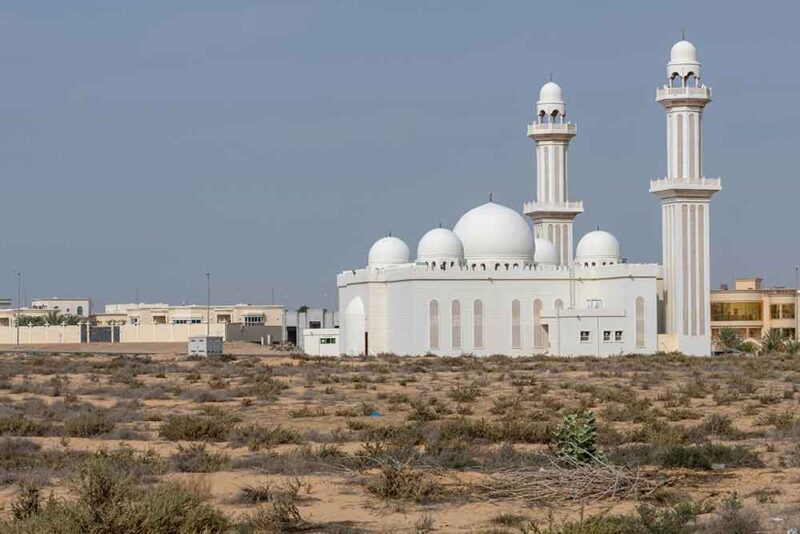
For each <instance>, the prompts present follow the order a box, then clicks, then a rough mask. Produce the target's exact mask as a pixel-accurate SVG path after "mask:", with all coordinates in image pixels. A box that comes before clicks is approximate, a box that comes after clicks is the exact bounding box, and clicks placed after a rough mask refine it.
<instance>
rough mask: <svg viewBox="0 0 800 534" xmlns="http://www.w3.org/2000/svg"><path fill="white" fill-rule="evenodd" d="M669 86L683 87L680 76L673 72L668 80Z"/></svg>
mask: <svg viewBox="0 0 800 534" xmlns="http://www.w3.org/2000/svg"><path fill="white" fill-rule="evenodd" d="M669 85H670V86H671V87H681V86H682V85H683V79H682V78H681V76H680V74H678V73H677V72H673V73H672V77H671V78H670V79H669Z"/></svg>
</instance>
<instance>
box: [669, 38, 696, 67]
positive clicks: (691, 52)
mask: <svg viewBox="0 0 800 534" xmlns="http://www.w3.org/2000/svg"><path fill="white" fill-rule="evenodd" d="M669 61H670V63H697V49H696V48H695V47H694V45H693V44H692V43H690V42H689V41H678V42H677V43H675V44H674V45H672V50H670V53H669Z"/></svg>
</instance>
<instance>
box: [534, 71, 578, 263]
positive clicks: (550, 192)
mask: <svg viewBox="0 0 800 534" xmlns="http://www.w3.org/2000/svg"><path fill="white" fill-rule="evenodd" d="M566 119H567V107H566V105H565V104H564V97H563V95H562V92H561V87H559V86H558V84H557V83H555V82H553V81H549V82H547V83H546V84H544V86H542V89H541V91H539V101H538V102H537V103H536V121H535V122H534V123H533V124H529V125H528V137H530V138H531V139H532V140H533V141H534V142H535V143H536V201H535V202H526V203H525V206H524V211H525V215H527V216H528V217H530V218H531V219H533V227H534V233H535V235H536V237H537V238H540V239H547V240H548V241H550V242H551V243H553V244H554V245H555V247H556V250H557V251H558V264H559V265H571V264H572V251H573V247H572V221H573V220H575V217H577V215H578V214H579V213H581V212H582V211H583V202H570V201H569V194H568V189H569V179H568V176H569V174H568V166H567V160H568V157H569V142H570V141H571V140H572V138H573V137H575V134H576V129H575V125H574V124H572V123H570V122H567V120H566Z"/></svg>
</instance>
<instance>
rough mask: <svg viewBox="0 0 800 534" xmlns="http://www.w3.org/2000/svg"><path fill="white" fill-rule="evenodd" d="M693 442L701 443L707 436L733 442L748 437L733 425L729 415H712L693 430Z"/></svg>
mask: <svg viewBox="0 0 800 534" xmlns="http://www.w3.org/2000/svg"><path fill="white" fill-rule="evenodd" d="M691 435H692V437H693V438H694V439H693V441H699V440H700V439H702V438H703V437H705V436H708V435H714V436H717V437H720V438H726V439H731V440H739V439H744V438H746V437H747V436H748V434H747V432H743V431H741V430H739V429H738V428H736V427H735V426H734V425H733V421H732V420H731V418H730V417H728V416H727V415H718V414H711V415H709V416H707V417H706V418H705V419H703V421H702V422H701V423H700V424H699V425H697V426H696V427H695V428H694V429H692V430H691Z"/></svg>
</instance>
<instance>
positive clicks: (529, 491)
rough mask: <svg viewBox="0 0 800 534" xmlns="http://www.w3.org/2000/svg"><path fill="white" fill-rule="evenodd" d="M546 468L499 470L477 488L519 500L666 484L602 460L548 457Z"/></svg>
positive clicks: (593, 496) (602, 494)
mask: <svg viewBox="0 0 800 534" xmlns="http://www.w3.org/2000/svg"><path fill="white" fill-rule="evenodd" d="M547 458H548V460H549V465H547V466H545V467H522V468H511V469H505V470H501V471H495V472H493V473H492V474H490V475H489V476H488V477H487V478H486V479H485V480H484V481H482V482H479V483H475V484H474V488H475V489H476V490H477V492H478V494H479V495H480V496H481V498H483V499H486V500H489V501H503V500H509V499H519V500H522V501H525V502H528V503H534V502H541V501H550V502H553V501H559V500H561V501H563V500H586V501H598V500H601V499H625V498H628V497H631V498H635V497H641V496H643V495H649V494H651V493H652V492H653V491H655V490H656V489H657V488H658V487H660V486H661V485H663V483H660V484H659V483H656V482H654V481H652V480H648V479H646V478H643V477H642V475H641V474H640V473H639V471H638V470H631V469H627V468H624V467H619V466H614V465H609V464H607V463H605V462H603V461H601V460H596V461H595V462H593V463H591V464H584V463H580V462H577V461H575V460H570V459H556V458H553V457H551V456H547Z"/></svg>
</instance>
